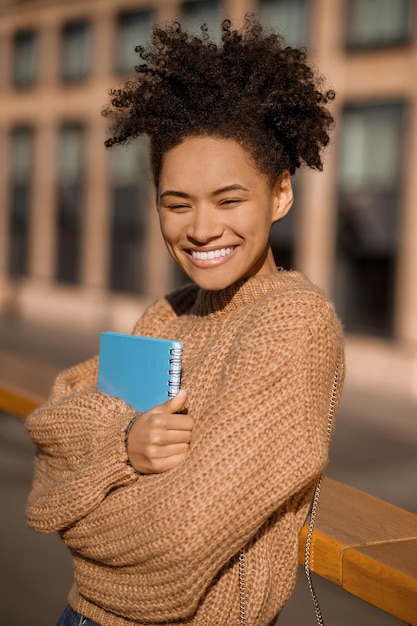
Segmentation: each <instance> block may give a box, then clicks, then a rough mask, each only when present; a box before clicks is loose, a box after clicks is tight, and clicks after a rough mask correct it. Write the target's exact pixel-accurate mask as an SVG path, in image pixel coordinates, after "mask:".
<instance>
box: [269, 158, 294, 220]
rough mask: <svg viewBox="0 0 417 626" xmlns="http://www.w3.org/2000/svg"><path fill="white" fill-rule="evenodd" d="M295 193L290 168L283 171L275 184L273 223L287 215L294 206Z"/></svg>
mask: <svg viewBox="0 0 417 626" xmlns="http://www.w3.org/2000/svg"><path fill="white" fill-rule="evenodd" d="M293 200H294V195H293V192H292V185H291V176H290V173H289V172H288V170H285V171H284V172H282V174H281V175H280V176H279V178H277V181H276V183H275V185H274V207H273V213H272V223H274V222H277V221H278V220H281V219H282V218H283V217H285V216H286V215H287V213H288V211H289V210H290V209H291V207H292V203H293Z"/></svg>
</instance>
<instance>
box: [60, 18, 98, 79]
mask: <svg viewBox="0 0 417 626" xmlns="http://www.w3.org/2000/svg"><path fill="white" fill-rule="evenodd" d="M90 40H91V28H90V24H88V23H87V22H74V23H71V24H67V25H66V26H64V28H63V31H62V66H61V67H62V79H63V80H64V81H65V82H77V81H81V80H84V79H85V78H86V77H87V76H88V73H89V71H90V61H91V58H90V48H91V41H90Z"/></svg>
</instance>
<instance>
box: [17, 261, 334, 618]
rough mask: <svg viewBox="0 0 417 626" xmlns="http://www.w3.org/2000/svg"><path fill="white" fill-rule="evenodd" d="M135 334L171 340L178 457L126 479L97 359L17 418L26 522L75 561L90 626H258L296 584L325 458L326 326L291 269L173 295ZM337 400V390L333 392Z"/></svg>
mask: <svg viewBox="0 0 417 626" xmlns="http://www.w3.org/2000/svg"><path fill="white" fill-rule="evenodd" d="M134 332H135V333H136V334H142V335H149V336H158V337H162V338H171V339H178V340H182V341H183V344H184V354H183V370H182V381H183V387H185V388H187V390H188V400H187V406H188V409H189V413H190V414H191V415H192V416H193V418H194V423H195V426H194V431H193V441H192V444H191V447H190V451H189V454H188V456H187V458H186V460H185V462H184V463H183V464H182V465H181V466H180V467H178V468H176V469H174V470H171V471H168V472H166V473H164V474H160V475H156V474H154V475H149V476H138V475H136V474H135V473H134V471H133V469H132V468H131V467H130V466H129V465H128V464H127V456H126V450H125V444H124V438H125V429H126V426H127V424H128V423H129V422H130V420H131V419H132V416H133V415H134V411H133V409H132V408H131V407H129V406H128V405H127V404H125V403H124V402H123V401H121V400H117V399H112V398H110V397H108V396H106V395H104V394H102V393H98V392H96V391H95V389H96V381H97V360H96V359H93V360H91V361H88V362H87V363H83V364H81V365H79V366H76V367H74V368H72V369H70V370H68V371H66V372H63V373H62V374H61V375H60V376H58V378H57V380H56V383H55V385H54V387H53V389H52V392H51V395H50V398H49V400H48V402H47V403H46V404H45V405H43V406H42V407H41V408H40V409H39V410H37V411H36V412H35V413H33V414H32V415H31V416H30V417H29V418H28V419H27V428H28V432H29V434H30V436H31V437H32V439H33V440H34V442H35V443H36V444H37V446H38V454H37V459H36V471H35V478H34V483H33V489H32V492H31V494H30V497H29V502H28V507H27V518H28V523H29V525H30V526H31V527H32V528H34V529H36V530H38V531H45V532H51V531H59V533H60V534H61V537H62V538H63V540H64V541H65V543H66V544H67V545H68V546H69V548H70V549H71V551H72V553H73V557H74V571H75V583H74V586H73V589H72V590H71V592H70V595H69V602H70V604H71V605H72V607H73V608H74V609H75V610H76V611H78V612H80V613H82V614H83V615H85V616H86V617H88V618H90V619H92V620H94V621H96V622H98V623H99V624H102V625H103V626H127V625H132V624H136V625H141V626H142V625H145V624H148V625H149V624H170V625H173V624H175V625H176V626H178V625H185V624H186V625H187V626H203V625H204V626H233V625H236V626H238V625H239V624H240V617H239V567H238V559H237V555H238V553H239V550H240V549H241V548H242V546H246V548H245V553H246V559H245V561H246V562H245V585H246V603H247V622H246V623H247V625H248V626H255V625H256V626H266V625H267V624H270V623H271V621H273V620H274V618H275V617H276V616H277V614H278V613H279V611H280V610H281V608H282V606H283V605H284V603H285V602H286V600H287V599H288V597H289V595H290V593H291V591H292V589H293V586H294V582H295V575H296V566H297V542H298V534H299V531H300V528H301V526H302V524H303V522H304V520H305V517H306V514H307V510H308V505H309V500H310V498H311V495H312V490H313V487H314V482H315V480H316V478H317V477H318V475H319V474H320V473H321V472H322V471H323V469H324V467H325V465H326V462H327V456H328V445H327V440H326V428H327V421H328V412H329V401H330V395H331V389H332V384H333V378H334V373H335V369H336V368H339V373H340V380H342V379H343V341H342V332H341V327H340V324H339V321H338V319H337V317H336V315H335V312H334V309H333V307H332V305H331V304H329V302H328V301H327V300H326V299H325V297H324V296H323V294H322V293H321V292H320V291H319V290H318V289H316V288H315V287H313V286H312V285H311V284H310V283H309V282H308V281H307V280H306V279H305V278H304V277H303V276H301V275H300V274H298V273H296V272H280V273H277V274H271V275H266V276H265V275H264V276H257V277H254V278H251V279H249V280H248V281H246V282H245V281H241V282H239V283H238V284H237V285H233V286H232V287H229V288H227V289H225V290H224V291H218V292H207V291H202V290H199V289H198V288H197V287H195V286H188V287H185V288H183V289H181V290H179V291H177V292H175V293H174V294H172V295H170V296H168V297H167V298H163V299H161V300H159V301H158V302H156V304H154V305H153V306H152V307H150V309H148V311H147V312H146V313H145V315H144V316H143V318H142V319H141V320H140V321H139V322H138V323H137V325H136V327H135V330H134ZM339 397H340V387H339V391H338V394H337V399H339Z"/></svg>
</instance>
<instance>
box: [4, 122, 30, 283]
mask: <svg viewBox="0 0 417 626" xmlns="http://www.w3.org/2000/svg"><path fill="white" fill-rule="evenodd" d="M32 160H33V131H32V130H31V129H30V128H25V127H19V128H15V129H14V130H13V131H12V133H11V137H10V237H9V242H10V248H9V264H8V265H9V272H10V274H11V276H22V275H25V274H26V273H27V269H28V268H27V261H28V235H29V232H28V224H29V212H30V202H31V183H32Z"/></svg>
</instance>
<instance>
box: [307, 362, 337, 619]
mask: <svg viewBox="0 0 417 626" xmlns="http://www.w3.org/2000/svg"><path fill="white" fill-rule="evenodd" d="M338 386H339V368H338V367H336V371H335V374H334V378H333V385H332V391H331V395H330V405H329V415H328V420H327V433H326V435H327V443H328V444H329V443H330V436H331V433H332V430H333V422H334V414H335V407H336V394H337V388H338ZM322 482H323V474H322V475H321V476H319V478H318V480H317V483H316V487H315V489H314V495H313V501H312V505H311V512H310V521H309V524H308V533H307V539H306V546H305V552H304V571H305V574H306V576H307V583H308V587H309V589H310V595H311V599H312V600H313V606H314V611H315V613H316V618H317V623H318V624H319V626H325V624H324V619H323V615H322V612H321V609H320V605H319V601H318V598H317V594H316V590H315V589H314V585H313V580H312V577H311V571H310V559H311V540H312V538H313V530H314V525H315V523H316V515H317V509H318V506H319V498H320V489H321V485H322Z"/></svg>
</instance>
